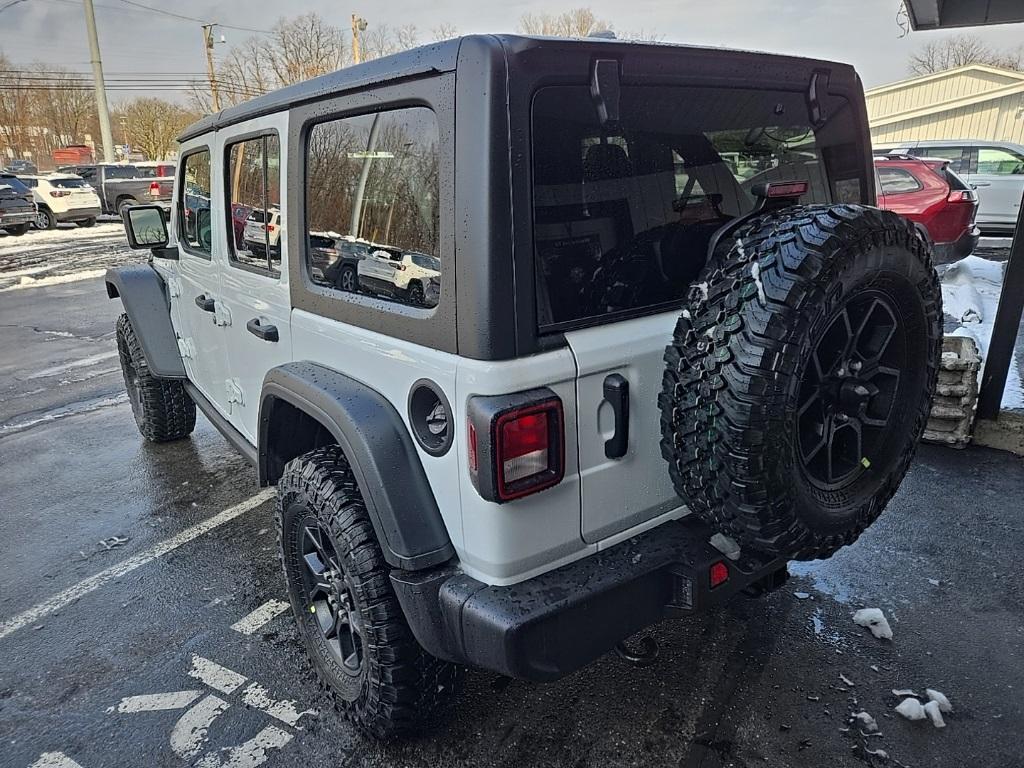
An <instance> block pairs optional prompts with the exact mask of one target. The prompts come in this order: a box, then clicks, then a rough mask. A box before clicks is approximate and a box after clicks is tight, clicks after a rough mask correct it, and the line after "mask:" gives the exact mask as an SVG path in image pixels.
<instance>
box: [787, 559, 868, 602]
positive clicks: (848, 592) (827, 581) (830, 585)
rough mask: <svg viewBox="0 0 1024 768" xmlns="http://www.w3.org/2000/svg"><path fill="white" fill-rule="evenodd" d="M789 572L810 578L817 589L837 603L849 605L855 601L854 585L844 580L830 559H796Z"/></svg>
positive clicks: (792, 574) (790, 565)
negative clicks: (800, 560) (806, 560)
mask: <svg viewBox="0 0 1024 768" xmlns="http://www.w3.org/2000/svg"><path fill="white" fill-rule="evenodd" d="M789 573H790V575H791V576H802V577H805V578H807V579H810V581H811V584H812V586H813V587H814V589H815V590H816V591H818V592H820V593H822V594H824V595H828V596H829V597H831V598H832V599H833V600H835V601H836V602H837V603H842V604H843V605H849V604H850V603H851V602H853V599H854V594H853V590H852V587H851V586H850V585H849V584H846V583H845V582H844V581H843V580H842V578H841V576H840V574H839V570H838V568H836V567H835V565H834V564H833V562H832V561H830V560H811V561H808V562H797V561H794V562H791V563H790V564H789Z"/></svg>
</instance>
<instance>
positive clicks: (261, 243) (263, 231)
mask: <svg viewBox="0 0 1024 768" xmlns="http://www.w3.org/2000/svg"><path fill="white" fill-rule="evenodd" d="M280 242H281V210H280V209H279V208H270V209H268V210H267V211H264V210H263V209H262V208H251V209H250V211H249V215H248V217H246V220H245V227H244V229H243V230H242V245H243V247H245V248H247V249H248V250H249V251H251V252H252V253H255V254H264V255H265V254H266V252H267V249H268V248H269V249H270V252H271V253H272V254H276V253H279V252H280V246H279V243H280Z"/></svg>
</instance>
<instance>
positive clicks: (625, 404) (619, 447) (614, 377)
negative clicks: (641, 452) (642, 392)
mask: <svg viewBox="0 0 1024 768" xmlns="http://www.w3.org/2000/svg"><path fill="white" fill-rule="evenodd" d="M604 399H605V400H607V401H608V402H609V403H610V404H611V406H612V414H614V416H615V432H614V433H613V434H612V436H611V437H610V438H608V439H607V440H605V441H604V455H605V456H607V457H608V458H609V459H621V458H622V457H623V456H625V455H626V448H627V447H628V446H629V382H628V381H626V378H625V377H624V376H622V375H621V374H618V373H610V374H608V375H607V376H605V379H604Z"/></svg>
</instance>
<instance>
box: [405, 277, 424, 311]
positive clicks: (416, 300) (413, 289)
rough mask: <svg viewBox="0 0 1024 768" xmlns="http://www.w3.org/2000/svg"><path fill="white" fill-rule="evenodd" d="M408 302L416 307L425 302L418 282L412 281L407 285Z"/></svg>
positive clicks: (421, 286)
mask: <svg viewBox="0 0 1024 768" xmlns="http://www.w3.org/2000/svg"><path fill="white" fill-rule="evenodd" d="M409 303H410V304H413V305H415V306H417V307H422V306H424V305H425V304H426V303H427V302H426V299H425V297H424V295H423V285H422V284H420V283H413V284H412V285H410V286H409Z"/></svg>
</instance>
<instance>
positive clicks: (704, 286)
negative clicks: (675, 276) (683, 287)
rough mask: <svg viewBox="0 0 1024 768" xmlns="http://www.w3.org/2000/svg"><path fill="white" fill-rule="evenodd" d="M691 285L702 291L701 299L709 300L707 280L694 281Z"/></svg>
mask: <svg viewBox="0 0 1024 768" xmlns="http://www.w3.org/2000/svg"><path fill="white" fill-rule="evenodd" d="M690 287H691V288H696V289H697V290H698V291H700V298H701V301H707V300H708V284H707V282H703V283H694V284H693V285H691V286H690Z"/></svg>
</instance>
